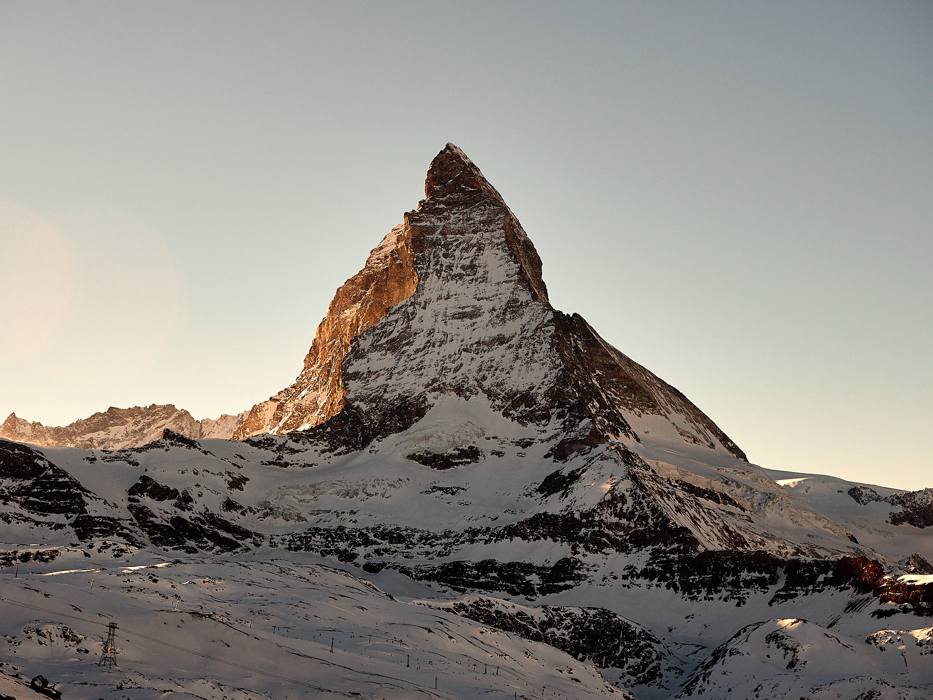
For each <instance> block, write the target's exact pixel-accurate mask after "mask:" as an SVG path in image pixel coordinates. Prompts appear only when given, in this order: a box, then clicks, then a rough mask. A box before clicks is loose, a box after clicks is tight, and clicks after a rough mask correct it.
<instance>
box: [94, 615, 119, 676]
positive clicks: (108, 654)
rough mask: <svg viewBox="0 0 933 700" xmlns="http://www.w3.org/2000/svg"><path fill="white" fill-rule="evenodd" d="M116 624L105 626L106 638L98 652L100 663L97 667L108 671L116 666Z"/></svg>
mask: <svg viewBox="0 0 933 700" xmlns="http://www.w3.org/2000/svg"><path fill="white" fill-rule="evenodd" d="M116 635H117V623H116V622H111V623H110V624H109V625H107V637H106V639H104V640H103V642H104V646H103V647H102V648H101V650H100V661H98V662H97V665H98V666H103V667H104V668H107V669H110V668H113V667H114V666H116V665H117V640H116Z"/></svg>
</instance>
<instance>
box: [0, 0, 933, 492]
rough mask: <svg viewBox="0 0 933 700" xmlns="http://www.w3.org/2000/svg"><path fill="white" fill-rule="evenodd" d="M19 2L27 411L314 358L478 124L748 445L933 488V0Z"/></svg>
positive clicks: (43, 416) (282, 368)
mask: <svg viewBox="0 0 933 700" xmlns="http://www.w3.org/2000/svg"><path fill="white" fill-rule="evenodd" d="M274 7H275V11H269V10H268V8H262V7H260V6H259V5H255V6H254V5H240V4H237V5H228V4H226V3H224V4H221V3H211V2H207V3H199V4H197V5H189V4H185V3H174V2H168V3H160V4H159V5H158V6H155V5H152V6H146V5H134V6H129V5H120V4H115V5H105V4H103V3H87V4H80V5H79V4H77V3H43V4H42V5H35V4H31V3H16V2H10V3H4V4H0V65H2V67H0V89H2V94H4V95H5V96H7V99H6V100H5V105H4V107H5V109H4V121H3V125H4V128H3V130H2V136H0V154H2V158H3V162H4V165H5V167H4V168H3V169H2V170H0V245H2V250H3V251H4V255H3V256H2V264H0V272H2V275H0V290H2V301H3V307H2V308H3V310H2V312H0V327H2V328H3V332H2V333H0V420H2V418H3V417H5V416H6V415H7V414H9V413H10V412H13V411H15V412H16V414H17V415H18V416H20V417H22V418H26V419H28V420H37V421H41V422H43V423H45V424H47V425H63V424H66V423H68V422H71V421H73V420H75V419H77V418H82V417H86V416H88V415H90V414H92V413H94V412H97V411H102V410H105V409H106V408H107V407H108V406H111V405H113V406H121V407H125V406H132V405H147V404H150V403H174V404H175V405H176V406H178V407H179V408H185V409H187V410H188V411H190V412H191V413H192V414H193V415H194V416H195V417H197V418H204V417H215V416H216V415H218V414H220V413H237V412H239V411H242V410H245V409H248V408H249V407H250V406H252V405H253V404H254V403H256V402H258V401H260V400H263V399H265V398H267V397H268V396H270V395H271V394H273V393H275V392H276V391H278V390H280V389H282V388H283V387H285V386H286V385H288V384H290V383H291V382H292V381H293V379H294V378H295V376H296V375H297V374H298V372H299V370H300V369H301V362H302V359H303V357H304V355H305V353H306V352H307V350H308V347H309V346H310V343H311V339H312V337H313V334H314V330H315V328H316V326H317V324H318V322H319V321H320V319H321V318H322V317H323V316H324V313H325V311H326V308H327V304H328V303H329V302H330V300H331V298H332V296H333V293H334V291H335V290H336V289H337V287H338V286H339V285H340V284H342V283H343V281H344V280H345V279H346V278H348V277H350V276H351V275H353V274H354V273H355V272H356V271H357V270H358V269H359V268H360V267H361V266H362V264H363V262H364V261H365V258H366V255H367V254H368V252H369V250H370V249H371V248H373V247H374V246H375V245H376V244H377V243H378V242H379V241H380V239H381V238H382V236H383V235H385V233H386V232H388V230H389V229H390V228H391V227H392V226H394V225H395V224H397V223H400V222H401V217H402V213H403V212H404V211H406V210H409V209H412V208H413V207H414V206H415V205H416V204H417V202H418V200H419V199H420V198H421V197H422V196H423V191H422V186H423V178H424V173H425V170H426V169H427V166H428V163H429V162H430V160H431V158H432V157H433V156H434V155H435V153H436V152H437V151H438V150H439V149H440V148H442V147H443V145H444V144H445V143H446V142H448V141H452V142H454V143H457V144H458V145H459V146H461V147H462V148H463V149H464V150H465V151H466V153H467V154H468V155H469V156H470V157H471V158H472V159H473V160H474V161H475V162H476V164H477V165H478V166H479V167H480V168H481V169H482V170H483V172H484V173H485V175H486V176H487V177H488V178H489V180H490V181H491V182H492V183H493V184H494V185H495V186H496V187H497V189H498V190H499V191H500V192H501V193H502V195H503V196H504V198H505V200H506V201H507V202H508V204H509V205H510V206H511V207H512V209H513V211H514V212H515V213H516V215H517V216H518V218H519V219H520V220H521V221H522V224H523V226H524V228H525V229H526V231H527V232H528V235H529V236H530V237H531V239H532V241H533V242H534V243H535V245H536V247H537V249H538V252H539V253H540V255H541V258H542V260H543V264H544V279H545V282H546V283H547V285H548V289H549V292H550V296H551V302H552V304H553V305H554V307H555V308H558V309H560V310H562V311H565V312H568V313H570V312H578V313H580V314H581V315H583V316H584V317H585V318H586V319H587V320H588V321H589V322H590V324H591V325H593V327H594V328H596V330H597V331H598V332H599V333H600V334H601V335H602V336H603V337H604V338H606V340H608V341H609V342H611V343H612V344H613V345H615V346H616V347H618V348H619V349H620V350H621V351H622V352H624V353H625V354H626V355H628V356H630V357H632V358H633V359H634V360H636V361H637V362H639V363H641V364H643V365H645V366H646V367H647V368H648V369H650V370H651V371H653V372H654V373H656V374H657V375H658V376H660V377H661V378H663V379H664V380H666V381H667V382H669V383H670V384H672V385H673V386H675V387H677V388H678V389H680V390H681V391H683V392H684V393H685V394H686V395H687V396H688V397H689V398H690V400H691V401H693V402H694V403H695V404H696V405H697V406H699V408H700V409H701V410H703V411H704V412H705V413H707V414H708V415H709V416H710V417H711V418H712V419H713V420H714V421H715V422H716V423H717V424H718V425H719V426H720V427H721V428H722V429H723V430H724V431H725V432H726V433H727V434H728V435H729V436H730V437H731V438H732V439H734V440H735V442H736V443H737V444H738V445H739V446H740V447H741V448H742V449H744V450H745V451H746V453H747V454H748V456H749V459H750V461H752V462H754V463H756V464H760V465H762V466H765V467H768V468H773V469H780V470H786V471H792V472H812V473H829V474H832V475H834V476H839V477H843V478H848V479H852V480H856V481H863V482H868V483H876V484H882V485H889V486H896V487H900V488H921V487H928V486H933V478H931V477H930V474H933V431H931V430H930V425H931V423H933V362H931V360H930V358H931V356H933V322H931V321H933V313H931V309H933V303H931V300H933V275H931V273H930V270H929V266H930V261H931V260H933V87H931V83H930V80H929V74H930V72H931V70H933V42H930V41H929V39H930V37H931V36H933V5H931V4H929V3H922V2H917V3H911V2H900V3H896V4H890V5H885V6H882V5H880V4H875V3H856V2H845V3H843V2H827V3H821V4H819V5H807V4H802V3H799V4H798V3H790V4H786V5H782V6H776V5H765V4H761V5H754V6H741V5H734V4H730V3H710V4H704V5H703V7H699V6H696V5H692V4H687V3H683V4H665V5H661V4H654V3H650V4H649V3H621V4H608V5H602V4H593V5H585V6H580V5H575V4H567V3H564V4H561V3H518V2H516V3H510V4H508V5H505V6H498V5H493V4H479V5H476V6H473V7H471V8H466V7H461V6H458V5H455V4H447V3H440V4H437V3H420V2H417V3H416V2H410V3H400V4H389V3H385V4H379V5H363V4H355V3H332V4H330V3H318V4H314V5H311V4H307V3H279V4H276V5H275V6H274Z"/></svg>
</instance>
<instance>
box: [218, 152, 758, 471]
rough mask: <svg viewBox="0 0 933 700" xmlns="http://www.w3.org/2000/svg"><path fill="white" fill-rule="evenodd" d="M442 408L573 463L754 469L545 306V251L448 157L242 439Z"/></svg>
mask: <svg viewBox="0 0 933 700" xmlns="http://www.w3.org/2000/svg"><path fill="white" fill-rule="evenodd" d="M445 395H455V396H458V397H461V398H464V399H468V398H471V397H484V398H485V399H488V401H489V402H490V405H491V407H492V409H493V410H495V411H496V412H500V413H501V414H502V415H504V416H506V417H508V418H514V419H516V420H518V421H520V422H522V423H528V424H533V425H535V426H538V427H539V428H540V429H541V430H542V431H544V432H548V431H550V432H551V433H554V431H559V432H560V433H561V440H562V446H561V449H562V450H564V451H566V450H568V449H572V448H573V446H578V447H581V446H584V445H587V444H595V443H598V442H601V441H609V440H621V441H622V442H624V443H627V444H630V445H631V444H638V443H642V442H644V441H646V440H647V441H650V442H659V441H660V442H666V443H671V444H678V443H687V444H689V445H692V446H702V447H704V448H707V449H710V450H714V451H715V450H721V451H724V452H726V453H729V454H731V455H733V456H736V457H738V458H741V459H744V458H745V455H744V454H743V453H742V451H741V450H740V449H739V448H738V446H736V444H735V443H734V442H733V441H732V440H731V439H729V437H728V436H726V435H725V433H723V431H722V430H720V429H719V428H718V427H717V426H716V425H715V424H714V423H713V421H712V420H710V418H709V417H707V416H706V415H705V414H704V413H702V412H701V411H700V410H699V409H698V408H697V407H696V406H694V405H693V404H692V403H691V402H690V401H689V400H687V398H686V397H684V396H683V394H681V393H680V392H678V391H677V390H676V389H674V388H673V387H671V386H669V385H668V384H667V383H665V382H664V381H662V380H661V379H659V378H658V377H656V376H655V375H654V374H652V373H651V372H649V371H648V370H647V369H645V368H644V367H642V366H641V365H639V364H637V363H636V362H634V361H633V360H631V359H629V358H628V357H626V356H625V355H623V354H622V353H621V352H619V351H618V350H616V349H615V348H613V347H612V346H611V345H610V344H609V343H607V342H606V341H605V340H603V339H602V338H601V337H600V336H599V335H598V334H597V333H596V332H595V331H594V330H593V329H592V328H591V327H590V326H589V324H587V323H586V321H584V320H583V319H582V318H581V317H580V316H577V315H573V316H568V315H565V314H563V313H561V312H559V311H556V310H555V309H554V308H553V307H552V306H551V305H550V303H549V301H548V295H547V287H546V285H545V283H544V280H543V278H542V276H541V259H540V257H539V256H538V253H537V251H536V250H535V247H534V244H533V243H532V242H531V240H530V239H529V238H528V236H527V235H526V233H525V231H524V229H523V228H522V225H521V223H520V222H519V221H518V218H517V217H516V216H515V215H514V213H513V212H512V211H511V210H510V209H509V207H508V206H507V205H506V203H505V201H504V200H503V198H502V196H501V195H500V194H499V192H498V191H497V190H496V188H495V187H493V186H492V185H491V184H490V183H489V181H488V180H487V179H486V178H485V177H484V176H483V174H482V172H481V171H480V169H479V168H478V167H477V166H476V165H475V164H474V163H473V162H472V161H471V160H470V159H469V158H468V157H467V155H466V154H465V153H464V152H463V151H462V150H461V149H460V148H459V147H457V146H455V145H453V144H447V145H446V146H445V147H444V148H443V150H441V151H440V153H438V154H437V156H435V158H434V160H433V161H432V162H431V165H430V167H429V169H428V173H427V177H426V179H425V199H424V200H422V201H421V202H420V203H419V205H418V208H417V209H415V210H414V211H410V212H407V213H406V214H405V216H404V221H403V223H402V224H400V225H399V226H396V227H395V228H393V229H392V230H391V231H390V232H389V233H388V234H387V235H386V237H385V238H384V239H383V240H382V242H381V243H380V244H379V246H377V247H376V248H375V249H374V250H373V251H372V252H371V253H370V256H369V259H368V260H367V261H366V265H365V266H364V267H363V269H362V270H360V272H358V273H357V274H356V275H354V276H353V277H351V278H350V279H349V280H348V281H347V282H346V283H345V284H344V285H343V286H342V287H341V288H340V289H338V290H337V293H336V295H335V297H334V299H333V301H332V302H331V304H330V307H329V309H328V313H327V316H326V317H325V319H324V320H323V321H322V322H321V324H320V325H319V326H318V330H317V334H316V336H315V339H314V342H313V344H312V346H311V350H310V351H309V352H308V355H307V356H306V358H305V362H304V368H303V369H302V372H301V374H300V375H299V376H298V378H297V379H296V380H295V382H294V383H293V384H292V385H291V386H289V387H287V388H286V389H284V390H282V391H281V392H279V393H278V394H276V395H275V396H273V397H272V398H270V399H269V400H268V401H264V402H262V403H260V404H257V405H256V406H254V407H253V408H252V409H251V410H250V411H249V414H248V415H247V417H246V419H245V421H243V423H242V424H241V425H240V427H239V428H238V429H237V431H236V433H235V435H234V437H236V438H244V437H249V436H251V435H257V434H262V433H276V434H282V433H288V432H292V431H295V430H307V429H309V428H313V427H315V426H318V425H321V424H323V423H324V422H326V421H328V420H330V419H332V418H334V417H335V416H337V415H338V414H340V413H341V412H342V411H345V410H350V411H352V412H353V415H354V416H355V418H354V420H356V421H359V422H361V423H362V424H365V425H366V426H368V428H367V429H368V430H369V431H371V432H372V433H373V434H374V435H377V434H383V433H384V432H385V430H386V429H388V428H389V426H392V429H397V428H398V427H400V425H399V423H398V421H399V420H400V419H401V417H402V416H407V420H409V421H410V422H413V421H414V420H416V419H418V418H421V417H422V416H424V414H425V413H426V412H427V411H428V410H429V409H430V408H431V406H433V405H435V404H436V402H437V400H438V399H439V397H441V396H445ZM380 426H381V427H380Z"/></svg>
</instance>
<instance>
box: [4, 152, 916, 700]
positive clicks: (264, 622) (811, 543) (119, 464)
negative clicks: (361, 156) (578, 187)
mask: <svg viewBox="0 0 933 700" xmlns="http://www.w3.org/2000/svg"><path fill="white" fill-rule="evenodd" d="M160 408H161V407H149V409H150V411H149V412H148V414H146V415H147V416H150V417H151V415H153V411H152V410H151V409H160ZM170 408H171V409H172V411H174V413H172V415H171V416H169V415H168V414H169V412H168V411H167V410H166V411H164V412H158V413H159V416H160V417H159V419H158V420H157V421H155V422H153V421H152V420H150V418H146V419H145V420H146V422H145V426H146V427H145V428H144V427H143V422H144V421H143V419H142V418H140V419H139V420H138V421H136V420H135V419H134V418H133V417H132V416H129V414H127V417H126V418H125V420H124V418H123V417H122V416H121V418H120V420H122V421H123V423H121V425H125V426H126V427H125V428H123V427H121V428H120V436H121V438H120V439H121V440H122V442H115V441H114V440H110V441H108V442H104V441H102V440H100V439H99V438H96V437H93V436H94V435H97V434H99V433H100V432H101V430H98V429H96V427H95V426H97V422H94V421H98V418H97V417H96V416H95V417H92V418H91V419H87V420H88V421H92V423H93V425H90V424H89V425H90V427H87V428H84V427H82V429H81V430H78V429H72V426H69V427H68V429H71V430H70V432H69V433H67V435H66V434H64V433H63V434H61V435H66V436H65V437H60V436H57V435H58V434H52V433H50V432H43V430H45V431H49V430H68V429H46V428H44V427H43V426H38V427H31V428H30V427H23V426H22V425H20V424H19V423H16V422H15V421H14V422H13V423H12V424H11V425H12V427H10V428H9V429H6V425H7V423H11V420H13V419H8V420H7V423H5V424H4V426H5V431H6V432H4V436H5V437H7V438H9V439H8V440H4V441H0V499H2V501H3V510H2V512H0V521H2V530H0V532H2V540H3V541H2V543H0V566H3V567H4V569H3V570H4V576H3V577H2V579H0V581H2V586H3V588H2V590H0V595H2V597H3V605H4V612H5V614H4V616H3V620H2V622H0V627H2V630H0V633H2V634H3V635H4V639H5V641H6V643H7V645H8V651H7V653H6V654H5V655H4V663H3V666H2V667H0V681H2V682H5V683H8V684H14V685H15V684H16V683H17V680H16V679H17V674H19V676H20V677H23V678H25V677H31V676H33V675H36V674H38V673H41V674H42V675H44V676H45V677H46V678H52V679H56V680H57V681H58V682H59V683H60V684H61V685H62V687H63V688H64V689H65V690H66V691H67V695H66V697H68V698H71V697H100V696H102V695H106V696H108V697H109V696H110V695H111V694H112V693H113V692H116V691H115V690H114V689H116V688H120V689H121V691H120V692H121V693H125V692H129V691H128V690H126V689H132V693H133V694H132V697H133V698H156V697H166V695H165V694H166V693H172V694H178V696H179V697H202V698H231V697H234V698H285V697H330V696H332V695H333V696H341V697H345V696H364V697H374V698H388V697H392V698H410V697H415V696H429V697H451V698H461V697H501V698H517V697H523V698H544V697H547V698H554V697H563V698H589V697H594V698H595V697H620V698H621V697H625V698H629V697H635V698H640V699H642V700H655V699H659V698H670V697H684V698H711V699H712V698H784V697H793V698H797V697H814V698H824V699H830V698H838V699H842V698H891V699H893V698H928V697H930V696H931V694H933V664H931V663H930V658H931V657H930V654H931V653H933V622H931V616H933V566H931V565H930V564H929V562H930V560H931V559H933V537H931V532H933V531H931V530H930V527H931V525H933V520H931V517H930V513H931V512H933V490H931V489H926V490H921V491H917V492H912V493H908V492H903V491H898V490H895V489H885V488H881V487H877V486H871V485H867V484H854V483H850V482H846V481H843V480H841V479H836V478H833V477H828V476H819V475H812V474H791V473H785V472H778V471H775V470H770V469H765V468H762V467H759V466H756V465H754V464H752V463H750V462H749V461H748V459H747V458H746V455H745V454H744V453H743V452H742V450H741V449H740V448H739V447H738V446H737V445H736V443H735V442H734V441H733V440H732V439H730V438H729V437H728V436H727V435H726V434H725V433H724V432H723V431H722V430H721V429H720V428H719V427H718V426H717V425H716V424H715V423H714V422H713V421H712V420H711V419H710V418H709V417H708V416H706V415H705V414H704V413H703V412H702V411H701V410H700V409H699V408H697V407H696V406H695V405H694V404H693V403H691V402H690V401H689V400H688V399H687V398H686V397H685V396H684V395H683V394H682V393H680V392H679V391H677V390H676V389H675V388H674V387H672V386H670V385H669V384H667V383H666V382H664V381H663V380H662V379H660V378H658V377H657V376H655V375H654V374H652V373H651V372H650V371H649V370H647V369H646V368H644V367H642V366H641V365H639V364H638V363H636V362H635V361H634V360H632V359H630V358H628V357H627V356H626V355H624V354H623V353H622V352H620V351H619V350H617V349H616V348H614V347H613V346H612V345H611V344H609V343H608V342H607V341H606V340H604V339H603V338H602V337H600V336H599V334H598V333H597V332H596V331H595V330H594V329H593V328H592V327H591V326H590V325H589V324H588V323H587V322H586V321H585V320H584V319H583V318H582V317H580V316H578V315H576V314H573V315H567V314H565V313H562V312H560V311H558V310H556V309H554V308H553V307H552V306H551V304H550V302H549V300H548V293H547V287H546V285H545V283H544V279H543V277H542V264H541V259H540V258H539V256H538V253H537V251H536V250H535V247H534V245H533V244H532V242H531V240H530V239H529V237H528V236H527V234H526V233H525V231H524V229H523V228H522V226H521V224H520V222H519V221H518V219H517V218H516V216H515V215H514V213H513V212H512V211H511V210H510V209H509V207H508V205H507V204H506V203H505V200H504V199H503V197H502V196H501V195H500V194H499V192H498V191H497V190H496V189H495V188H494V187H493V186H492V185H491V184H490V183H489V182H488V181H487V180H486V178H485V177H484V176H483V175H482V173H481V172H480V170H479V168H477V166H476V165H475V164H473V163H472V162H471V161H470V159H469V158H468V157H467V156H466V155H465V154H464V153H463V151H462V150H460V149H459V148H458V147H457V146H454V145H453V144H448V145H447V146H446V147H444V149H443V150H442V151H441V152H440V153H438V154H437V156H436V157H435V158H434V160H433V161H432V162H431V164H430V167H429V170H428V174H427V178H426V181H425V198H424V199H423V200H422V201H421V202H420V203H419V204H418V206H417V208H416V209H414V210H413V211H410V212H408V213H406V214H405V215H404V218H403V221H402V223H401V224H399V225H398V226H396V227H395V228H393V229H392V230H391V231H389V233H388V234H387V235H386V236H385V238H383V239H382V241H381V242H380V243H379V245H378V246H377V247H376V248H374V249H373V251H372V252H371V254H370V255H369V258H368V259H367V261H366V264H365V265H364V266H363V268H362V269H361V270H360V271H359V272H358V273H357V274H356V275H354V276H353V277H351V278H350V279H349V280H347V282H346V283H345V284H344V285H343V286H342V287H341V288H340V289H338V290H337V293H336V294H335V296H334V299H333V301H332V302H331V304H330V307H329V309H328V312H327V316H326V317H325V318H324V320H323V321H322V322H321V323H320V325H319V326H318V329H317V333H316V335H315V338H314V342H313V344H312V346H311V348H310V350H309V351H308V354H307V356H306V357H305V360H304V365H303V367H302V369H301V372H300V374H299V375H298V377H297V378H296V380H295V382H294V383H293V384H292V385H291V386H289V387H287V388H285V389H283V390H282V391H280V392H278V393H277V394H275V395H274V396H272V397H271V398H270V399H268V400H267V401H264V402H262V403H260V404H257V405H256V406H253V407H252V408H251V409H250V410H249V411H248V412H245V413H244V414H241V415H240V416H230V417H227V418H225V419H224V422H223V425H222V426H216V427H212V426H211V425H208V426H206V427H205V424H204V423H203V422H202V423H201V424H198V425H194V423H196V422H195V421H194V419H192V418H191V416H190V415H188V414H187V413H186V412H178V411H177V410H175V409H174V407H170ZM130 410H133V409H130ZM111 411H117V409H111ZM107 413H108V414H109V413H111V412H110V411H108V412H107ZM144 413H145V412H144ZM177 413H185V415H187V418H184V416H182V417H181V418H184V420H181V419H179V418H177V417H176V414H177ZM101 415H104V414H98V416H101ZM140 415H142V414H140ZM16 420H18V419H16ZM189 420H190V422H189ZM158 421H163V422H164V425H160V426H159V428H160V429H159V431H158V434H157V435H153V434H152V428H153V426H154V425H156V423H158ZM172 421H175V422H172ZM78 423H81V422H80V421H79V422H78ZM137 423H138V425H137ZM30 425H31V426H36V425H37V424H26V426H30ZM73 425H76V424H73ZM82 431H83V432H82ZM108 431H109V433H113V431H114V428H113V427H112V426H110V427H108V428H107V429H106V430H104V431H103V432H108ZM79 435H82V436H83V437H78V436H79ZM88 436H90V437H88ZM230 437H232V438H233V439H225V438H230ZM25 443H31V444H25ZM53 445H54V446H53ZM109 622H116V623H117V624H118V625H119V638H118V643H117V646H118V651H119V654H118V655H117V666H116V667H114V668H113V669H108V664H107V663H105V664H104V665H103V666H101V665H98V664H97V661H98V660H99V658H105V659H106V657H107V654H106V653H105V652H107V651H108V649H109V646H107V645H106V644H105V643H104V642H102V641H101V635H102V632H104V631H106V624H107V623H109ZM0 687H2V688H5V687H7V686H4V685H2V683H0ZM23 696H24V697H25V696H26V695H25V694H24V695H23Z"/></svg>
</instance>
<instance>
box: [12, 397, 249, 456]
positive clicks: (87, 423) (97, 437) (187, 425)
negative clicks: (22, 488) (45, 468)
mask: <svg viewBox="0 0 933 700" xmlns="http://www.w3.org/2000/svg"><path fill="white" fill-rule="evenodd" d="M243 418H244V416H243V414H241V415H239V416H232V415H226V414H225V415H222V416H220V417H219V418H216V419H210V418H205V419H204V420H200V421H199V420H196V419H195V418H193V417H192V415H191V414H190V413H188V411H186V410H184V409H179V408H176V407H175V406H173V405H172V404H164V405H159V404H151V405H149V406H133V407H132V408H114V407H112V406H111V407H110V408H108V409H107V410H106V411H101V412H99V413H95V414H94V415H92V416H90V417H88V418H82V419H80V420H76V421H74V422H73V423H69V424H68V425H66V426H63V427H57V426H46V425H42V423H38V422H30V421H26V420H23V419H22V418H19V417H18V416H17V415H16V414H15V413H11V414H10V415H9V416H7V418H6V420H5V421H4V422H3V424H2V425H0V438H5V439H7V440H13V441H16V442H23V443H28V444H31V445H39V446H42V447H77V448H80V449H85V450H92V449H101V450H121V449H125V448H129V447H138V446H140V445H145V444H146V443H149V442H152V441H153V440H158V439H159V438H160V437H161V436H162V432H163V431H164V430H166V429H170V430H173V431H174V432H176V433H178V434H180V435H185V436H186V437H190V438H195V439H197V438H219V439H229V438H230V437H231V436H232V435H233V433H234V431H235V430H236V427H237V426H238V425H239V424H240V422H242V420H243Z"/></svg>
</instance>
